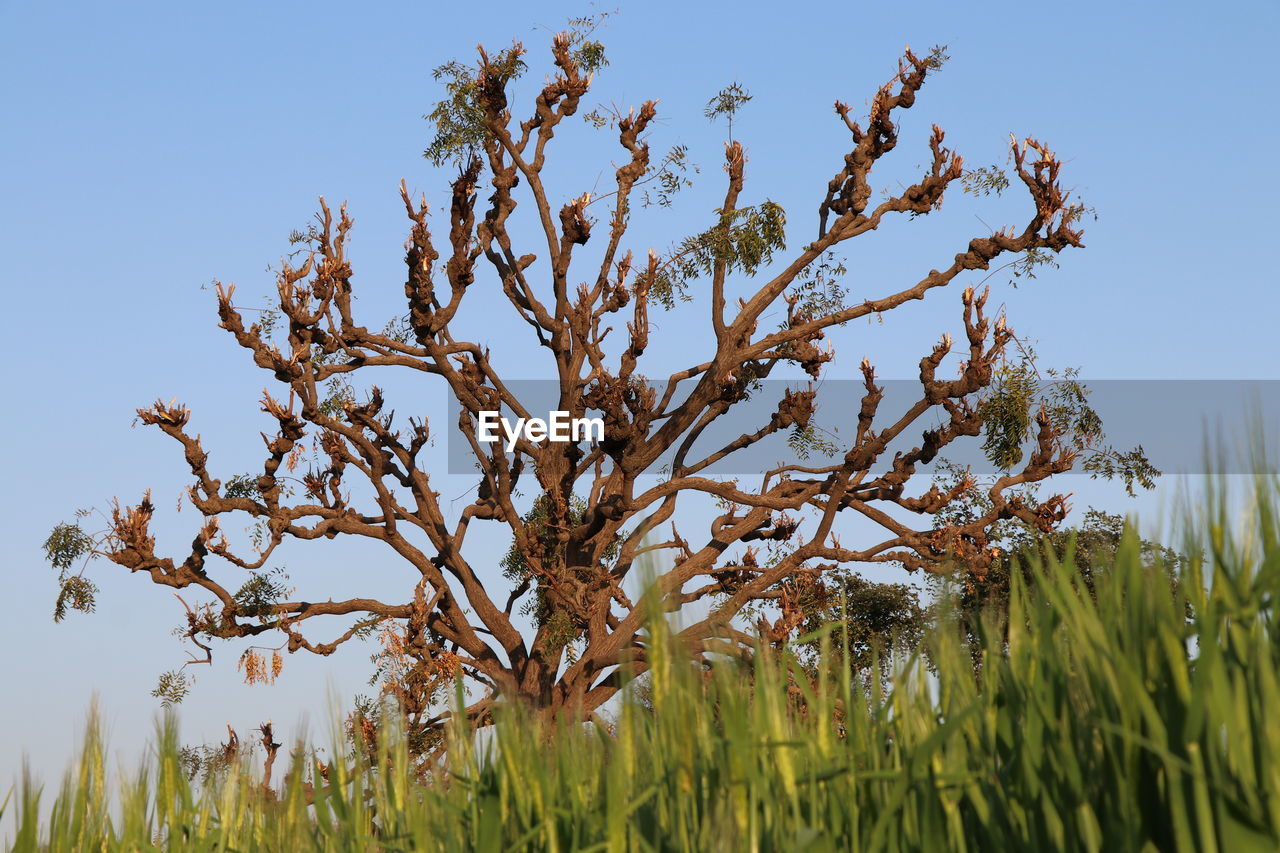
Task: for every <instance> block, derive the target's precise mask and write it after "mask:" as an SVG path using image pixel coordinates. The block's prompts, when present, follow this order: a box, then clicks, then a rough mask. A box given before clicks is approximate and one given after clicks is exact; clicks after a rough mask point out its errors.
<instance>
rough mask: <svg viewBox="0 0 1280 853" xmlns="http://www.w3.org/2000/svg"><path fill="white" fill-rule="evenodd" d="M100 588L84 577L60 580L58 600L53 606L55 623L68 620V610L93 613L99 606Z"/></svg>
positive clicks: (74, 576) (71, 576) (75, 576)
mask: <svg viewBox="0 0 1280 853" xmlns="http://www.w3.org/2000/svg"><path fill="white" fill-rule="evenodd" d="M98 591H99V590H98V586H97V584H95V583H93V581H91V580H89V579H88V578H86V577H84V576H83V575H66V576H63V577H61V578H59V586H58V598H57V600H56V601H54V604H53V621H54V622H61V621H62V620H63V619H65V618H67V610H68V608H69V609H71V610H79V611H80V612H81V613H92V612H93V611H94V609H95V608H96V607H97V606H98V598H97V596H98Z"/></svg>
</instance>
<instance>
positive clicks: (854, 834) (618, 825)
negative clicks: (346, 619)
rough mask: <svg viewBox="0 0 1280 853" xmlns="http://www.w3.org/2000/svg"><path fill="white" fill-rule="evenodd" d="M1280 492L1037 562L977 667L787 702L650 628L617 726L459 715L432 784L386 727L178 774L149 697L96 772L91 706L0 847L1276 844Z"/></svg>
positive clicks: (938, 643)
mask: <svg viewBox="0 0 1280 853" xmlns="http://www.w3.org/2000/svg"><path fill="white" fill-rule="evenodd" d="M1277 493H1278V492H1277V487H1276V484H1275V482H1274V481H1273V480H1266V481H1263V482H1261V483H1260V485H1259V487H1258V489H1257V491H1256V498H1255V501H1254V504H1255V511H1254V512H1253V513H1252V515H1251V520H1250V521H1249V523H1248V524H1246V525H1243V526H1242V525H1241V524H1240V522H1239V519H1238V518H1231V517H1228V514H1227V510H1226V507H1227V505H1228V502H1227V501H1226V500H1225V498H1223V497H1222V496H1221V495H1218V496H1216V497H1215V498H1214V499H1212V500H1211V501H1210V504H1211V506H1210V507H1208V508H1206V509H1204V510H1203V511H1202V512H1201V514H1200V515H1199V516H1198V517H1196V518H1195V519H1193V520H1191V519H1189V520H1188V522H1187V525H1186V527H1187V529H1186V531H1185V534H1186V536H1187V537H1188V539H1187V541H1188V543H1190V542H1192V541H1196V542H1204V543H1207V544H1208V547H1207V548H1205V549H1204V557H1203V558H1202V559H1200V558H1196V559H1192V560H1191V561H1190V564H1189V565H1188V566H1187V567H1186V569H1185V570H1184V574H1183V576H1182V577H1181V578H1180V583H1179V585H1178V588H1179V590H1180V591H1179V592H1178V593H1177V595H1171V594H1170V593H1169V591H1168V590H1169V589H1170V584H1169V582H1168V579H1167V577H1165V576H1164V575H1163V574H1162V573H1161V570H1159V569H1152V568H1150V567H1147V566H1144V565H1143V563H1142V561H1141V559H1140V557H1139V554H1138V551H1137V544H1136V541H1129V542H1128V543H1127V544H1126V545H1125V546H1124V547H1122V548H1121V549H1120V552H1119V554H1118V556H1117V558H1116V561H1115V565H1114V566H1113V567H1112V568H1111V569H1110V570H1109V571H1107V572H1105V573H1102V574H1101V575H1100V576H1099V577H1098V578H1097V587H1096V599H1095V598H1091V597H1090V596H1089V595H1088V594H1087V593H1085V592H1082V591H1081V590H1080V589H1078V588H1077V586H1076V585H1075V584H1074V583H1073V576H1072V573H1071V572H1070V571H1067V570H1065V569H1064V568H1063V567H1062V566H1058V565H1046V566H1043V567H1041V570H1042V572H1041V574H1042V579H1041V580H1040V581H1039V582H1038V583H1037V585H1036V587H1035V589H1034V590H1031V591H1029V590H1027V589H1023V588H1019V589H1017V590H1016V593H1015V595H1014V600H1013V604H1012V609H1011V611H1010V614H1009V619H1008V632H1007V645H1006V644H1005V641H1004V638H1003V633H1004V632H1003V631H1002V630H1001V628H1000V626H997V625H995V624H994V622H989V623H988V628H989V629H990V630H987V631H986V632H985V636H984V638H983V639H982V641H981V649H980V656H981V660H982V666H981V668H980V674H979V673H975V668H974V666H973V661H972V658H971V655H970V651H969V649H967V648H965V647H963V646H962V645H961V643H960V642H959V640H958V639H957V638H956V634H955V632H954V631H949V630H946V629H945V628H943V629H939V630H937V631H935V632H933V633H932V634H931V635H930V637H929V639H928V640H927V644H928V652H929V654H928V660H929V661H931V666H932V670H931V669H930V667H929V666H926V665H925V663H924V657H922V656H920V655H917V656H915V657H912V658H910V659H907V660H904V661H900V662H899V663H898V667H897V669H898V671H897V674H896V675H895V677H894V680H893V684H892V686H891V687H890V688H889V689H887V690H882V689H880V687H879V686H878V685H876V684H872V686H871V687H870V688H869V692H864V691H863V690H862V689H861V687H860V685H859V683H858V682H857V681H856V680H852V679H850V678H849V677H848V676H847V675H846V676H845V677H843V678H841V677H831V678H828V679H825V680H823V681H821V683H819V685H818V687H817V688H816V690H814V691H812V692H809V693H808V694H807V695H806V696H805V697H804V698H805V702H804V703H803V704H804V705H805V706H806V708H807V711H806V712H805V713H798V712H796V710H795V708H796V705H797V703H796V702H795V701H793V700H794V695H790V694H789V693H788V687H787V684H788V679H787V677H786V675H787V673H786V671H785V667H784V665H783V664H780V663H778V662H776V661H775V660H771V659H767V658H762V659H761V660H760V661H759V662H758V663H757V664H756V665H755V668H754V671H753V672H746V673H744V672H742V671H741V670H734V669H732V668H730V667H727V666H726V667H723V668H720V669H717V670H716V671H715V672H713V673H711V674H709V675H706V676H704V675H703V674H702V673H700V672H698V671H696V670H695V669H694V668H692V667H690V666H689V665H687V664H685V663H682V662H681V659H680V657H679V655H678V653H677V652H676V650H675V649H673V648H671V646H672V643H671V640H670V637H669V636H666V635H665V634H664V633H663V632H661V631H656V632H655V636H654V638H653V640H654V645H655V653H656V657H657V665H656V667H655V669H654V671H653V673H652V679H651V692H650V695H651V701H652V703H653V708H654V711H653V712H652V713H650V712H649V711H648V710H646V709H645V708H643V707H641V706H639V705H636V704H630V705H623V706H622V707H621V708H620V709H619V710H618V713H617V719H616V725H615V727H614V729H615V730H614V732H613V733H612V734H611V733H609V732H608V731H605V730H604V729H603V728H600V727H593V726H574V727H566V728H561V729H558V730H556V731H554V732H547V731H545V730H542V729H540V728H539V726H537V725H535V724H533V723H532V722H531V721H530V720H529V719H527V718H523V717H521V716H520V715H519V714H515V713H512V714H510V715H508V716H506V717H503V718H500V720H499V722H498V725H497V729H496V733H495V734H494V736H493V740H492V741H491V742H489V744H488V748H480V747H478V746H477V745H476V744H477V743H485V741H484V740H483V739H482V740H480V741H472V739H471V738H470V737H468V736H467V734H466V733H464V732H457V733H455V735H454V739H453V747H452V749H451V751H450V754H449V756H448V759H447V762H448V771H447V773H446V774H443V775H442V776H441V777H440V778H438V779H437V780H435V781H434V782H433V783H432V784H430V785H423V784H420V783H418V782H415V781H413V780H412V779H411V777H410V775H409V773H408V772H407V770H406V767H407V765H408V762H407V761H406V760H405V757H404V755H403V754H402V753H401V752H400V751H399V749H398V747H396V746H395V745H394V744H393V745H390V746H388V747H387V748H386V751H385V753H384V755H383V756H382V759H381V760H380V761H379V762H378V764H377V766H376V767H375V768H374V769H366V770H362V771H358V772H342V768H340V767H336V766H335V768H334V771H333V779H332V781H333V783H334V784H332V785H331V786H330V787H329V788H327V789H324V790H322V791H320V792H319V793H318V794H317V795H316V797H315V801H314V803H313V804H311V805H308V804H307V802H306V800H305V797H304V793H303V791H302V789H301V786H300V785H299V784H297V781H298V780H299V779H300V778H301V777H302V776H304V775H306V774H307V773H308V772H309V770H308V768H307V767H305V766H295V768H294V769H293V771H291V772H292V774H293V782H292V783H291V784H287V785H285V790H284V794H283V796H282V799H281V800H280V801H279V802H268V801H266V800H265V799H264V798H263V797H262V796H260V794H259V790H260V789H259V787H258V786H259V780H258V779H256V778H255V777H254V776H253V773H252V771H251V769H248V768H233V769H232V771H231V772H230V773H229V774H228V775H227V776H226V778H225V779H224V780H221V781H220V782H218V783H217V784H211V785H208V786H203V787H201V786H195V785H193V783H190V782H188V781H187V779H186V778H185V776H184V775H183V773H182V770H181V767H180V762H179V757H178V749H177V742H176V735H175V729H174V727H173V725H172V724H171V723H170V724H168V725H166V726H165V727H163V728H162V731H161V735H160V737H159V741H158V746H157V748H156V749H155V750H154V754H153V755H152V757H151V759H150V760H149V762H147V763H146V765H145V766H144V767H143V768H142V769H140V770H137V771H136V772H132V773H129V774H116V773H113V772H112V771H111V770H110V769H109V768H108V766H107V761H106V759H105V758H104V747H103V744H102V742H101V739H100V737H99V736H98V735H97V733H96V729H94V728H93V727H92V726H91V728H90V731H89V733H88V735H87V737H86V745H85V748H84V751H83V756H82V758H81V759H80V761H79V763H78V766H77V767H76V769H75V770H74V771H73V772H72V773H71V774H69V775H68V777H67V778H66V780H65V781H64V783H63V785H62V788H61V790H60V791H59V792H58V794H57V795H56V800H55V802H54V805H53V807H52V811H51V813H50V814H49V815H48V817H47V818H46V819H44V820H41V819H40V817H39V814H40V805H39V798H40V794H39V792H38V790H37V789H36V788H35V787H34V786H33V784H32V783H31V782H30V781H27V782H25V783H24V785H23V787H22V788H21V790H19V791H18V792H16V793H15V794H14V796H13V797H12V798H11V799H10V800H9V802H8V804H7V806H6V808H8V809H9V810H10V811H13V812H16V813H15V814H13V815H11V817H12V818H13V819H14V820H15V821H16V825H17V827H18V829H17V835H16V843H15V846H14V848H13V849H15V850H19V851H28V850H45V849H47V850H95V851H96V850H102V851H115V850H144V849H150V848H151V847H152V845H153V844H154V845H158V846H160V847H164V848H166V849H170V850H192V851H195V850H202V851H203V850H218V851H257V850H281V851H305V850H439V851H452V850H480V851H509V850H550V851H560V850H563V851H568V850H598V851H632V850H636V851H641V850H732V851H739V850H742V851H748V850H779V851H798V850H814V851H823V850H928V851H944V850H983V851H990V850H1037V851H1039V850H1108V851H1111V850H1135V851H1140V850H1179V851H1214V850H1222V851H1229V853H1236V852H1237V851H1242V850H1251V849H1261V850H1274V849H1280V760H1277V759H1278V758H1280V633H1278V632H1277V631H1276V630H1275V629H1274V626H1273V614H1274V608H1275V603H1276V600H1277V594H1278V593H1280V544H1278V543H1280V523H1278V521H1280V519H1277V515H1276V496H1277ZM1188 614H1190V615H1188ZM828 640H829V641H830V642H832V643H839V641H840V638H839V635H838V633H833V634H832V635H831V636H829V637H828ZM837 719H838V720H840V721H841V724H840V725H837V724H836V723H835V721H836V720H837ZM298 763H299V764H304V762H298ZM108 794H110V795H111V796H107V795H108ZM112 798H114V800H115V801H116V805H114V806H111V805H106V804H105V803H107V802H108V801H110V800H112Z"/></svg>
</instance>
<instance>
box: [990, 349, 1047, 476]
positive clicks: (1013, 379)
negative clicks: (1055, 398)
mask: <svg viewBox="0 0 1280 853" xmlns="http://www.w3.org/2000/svg"><path fill="white" fill-rule="evenodd" d="M1039 390H1040V381H1039V377H1038V376H1037V375H1036V372H1035V369H1034V368H1033V367H1032V366H1031V365H1030V364H1029V363H1027V362H1022V363H1007V362H1006V363H1005V364H1002V365H1001V366H1000V367H999V368H998V370H997V372H996V377H995V382H994V383H993V384H992V386H991V388H990V391H989V393H988V394H987V395H986V396H985V397H984V398H983V399H982V401H981V402H980V403H979V404H978V412H979V414H981V415H982V419H983V423H982V452H983V453H985V454H986V456H987V459H989V460H991V463H992V464H993V465H995V466H996V467H997V468H1000V469H1001V470H1008V469H1010V468H1012V467H1013V466H1014V465H1017V464H1018V463H1019V462H1021V461H1022V455H1023V452H1022V443H1023V442H1024V441H1026V440H1027V439H1028V438H1029V437H1030V434H1031V419H1032V406H1033V405H1034V404H1035V402H1036V394H1037V392H1038V391H1039Z"/></svg>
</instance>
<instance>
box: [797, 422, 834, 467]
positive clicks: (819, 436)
mask: <svg viewBox="0 0 1280 853" xmlns="http://www.w3.org/2000/svg"><path fill="white" fill-rule="evenodd" d="M787 446H788V447H790V448H791V452H792V453H794V454H795V455H796V458H797V459H800V460H801V461H805V460H808V459H809V458H810V457H811V456H813V455H814V454H815V453H816V454H818V455H819V457H822V456H828V457H829V456H834V455H836V454H837V453H839V452H840V444H839V443H838V442H837V441H836V440H835V437H834V436H833V434H832V433H830V432H827V431H826V430H824V429H822V428H821V427H819V426H816V425H815V424H812V423H809V424H805V425H804V426H800V425H799V424H797V425H796V426H794V427H792V428H791V434H790V435H789V436H787Z"/></svg>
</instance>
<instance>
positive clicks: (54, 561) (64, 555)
mask: <svg viewBox="0 0 1280 853" xmlns="http://www.w3.org/2000/svg"><path fill="white" fill-rule="evenodd" d="M92 549H93V537H91V536H90V535H89V534H88V533H85V532H84V530H83V529H82V528H81V527H80V525H79V524H67V523H65V522H64V523H61V524H57V525H55V526H54V528H53V530H52V531H51V532H50V533H49V538H48V539H45V540H44V554H45V559H47V560H48V561H49V564H50V565H52V566H53V567H54V568H55V569H58V570H59V571H66V570H68V569H70V568H71V567H72V566H73V565H74V564H75V562H76V561H77V560H79V559H80V558H81V557H83V556H85V555H87V554H89V553H90V551H91V550H92Z"/></svg>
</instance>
